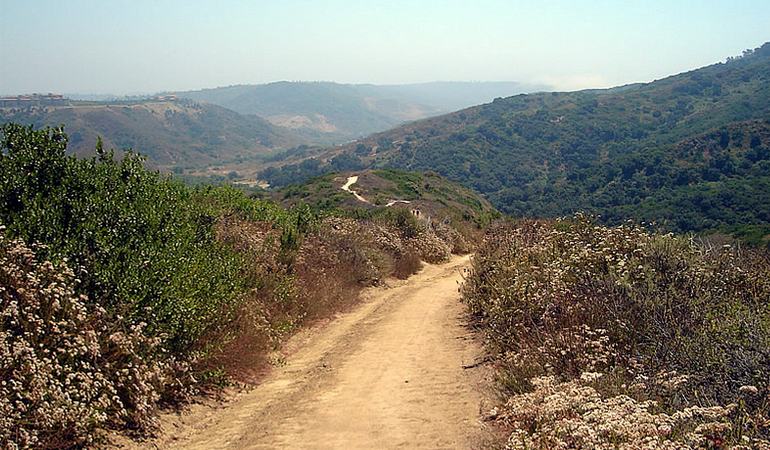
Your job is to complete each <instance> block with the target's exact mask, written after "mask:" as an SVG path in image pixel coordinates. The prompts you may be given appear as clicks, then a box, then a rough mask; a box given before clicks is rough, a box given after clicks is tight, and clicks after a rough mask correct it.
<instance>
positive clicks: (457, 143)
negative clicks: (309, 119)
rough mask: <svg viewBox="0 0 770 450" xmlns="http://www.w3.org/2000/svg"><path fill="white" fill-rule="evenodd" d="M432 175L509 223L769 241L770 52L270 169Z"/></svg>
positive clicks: (516, 100)
mask: <svg viewBox="0 0 770 450" xmlns="http://www.w3.org/2000/svg"><path fill="white" fill-rule="evenodd" d="M365 167H366V168H369V167H374V168H378V167H392V168H400V169H407V170H435V171H436V172H438V173H440V174H442V175H444V176H446V177H448V178H450V179H452V180H456V181H460V182H462V183H464V184H465V185H466V186H468V187H472V188H474V189H476V190H478V191H479V192H482V193H484V194H485V195H486V196H487V198H489V200H490V201H491V202H492V203H493V204H494V205H495V206H497V207H498V208H499V209H501V210H503V211H505V212H507V213H510V214H512V215H514V216H540V217H555V216H564V215H570V214H571V213H572V212H574V211H579V210H582V211H588V212H592V213H598V214H601V215H602V216H603V219H604V220H605V221H606V222H609V223H617V222H621V221H624V220H627V219H636V220H647V221H656V222H658V223H661V224H663V225H664V226H666V227H667V228H669V229H671V230H676V231H691V230H694V231H700V230H722V231H727V232H731V233H737V234H740V235H743V236H744V237H746V238H749V239H750V240H755V241H756V240H762V239H765V237H766V235H768V234H770V227H768V224H770V201H768V193H770V43H767V44H765V45H763V46H762V47H760V48H758V49H756V50H753V51H747V52H744V55H743V56H741V57H737V58H730V59H729V60H728V62H726V63H719V64H714V65H711V66H708V67H704V68H701V69H698V70H693V71H691V72H686V73H683V74H679V75H675V76H671V77H668V78H665V79H662V80H657V81H654V82H651V83H646V84H635V85H629V86H622V87H618V88H613V89H603V90H586V91H579V92H552V93H538V94H531V95H517V96H514V97H508V98H498V99H496V100H495V101H494V102H492V103H488V104H485V105H481V106H476V107H472V108H468V109H465V110H462V111H458V112H455V113H452V114H447V115H444V116H440V117H436V118H432V119H426V120H422V121H418V122H414V123H411V124H408V125H404V126H402V127H399V128H395V129H393V130H390V131H387V132H384V133H379V134H375V135H372V136H370V137H368V138H366V139H362V140H359V141H357V142H354V143H351V144H349V145H346V146H343V147H338V148H333V149H329V150H328V151H327V152H326V153H325V154H324V155H323V156H322V157H320V158H318V159H316V160H307V161H303V162H302V163H301V164H295V165H290V166H285V167H283V168H280V169H268V170H266V171H264V172H262V174H261V175H262V177H263V178H264V179H266V180H267V181H268V182H270V183H271V185H283V184H289V183H292V182H296V181H298V180H300V179H302V178H303V177H306V176H308V175H310V176H314V175H318V174H319V173H323V172H324V171H327V170H359V169H361V168H365Z"/></svg>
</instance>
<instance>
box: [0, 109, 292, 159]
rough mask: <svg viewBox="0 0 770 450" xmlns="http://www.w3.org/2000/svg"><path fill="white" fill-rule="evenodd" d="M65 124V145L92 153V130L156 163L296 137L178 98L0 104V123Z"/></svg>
mask: <svg viewBox="0 0 770 450" xmlns="http://www.w3.org/2000/svg"><path fill="white" fill-rule="evenodd" d="M9 122H15V123H21V124H26V125H30V124H32V125H35V126H36V127H43V126H47V125H50V126H56V125H60V124H64V125H65V130H66V131H67V133H68V134H69V136H70V138H69V139H70V141H69V151H70V152H72V153H75V154H77V155H81V156H82V155H88V154H92V153H93V149H94V144H95V143H96V139H97V136H101V137H102V139H103V140H104V143H105V146H106V147H107V148H117V149H121V150H122V149H125V148H131V149H133V150H134V151H136V152H139V153H141V154H143V155H146V156H147V157H148V159H149V162H150V163H151V164H152V165H155V166H158V167H167V168H173V167H180V168H193V167H194V168H199V167H204V166H206V165H210V164H222V163H226V162H236V163H237V162H243V161H244V160H250V159H253V158H255V157H258V156H263V155H265V154H266V153H269V152H270V150H271V149H277V148H282V147H288V146H291V145H295V144H296V143H297V140H296V138H294V137H292V136H291V135H290V133H289V132H287V131H286V130H282V129H280V128H278V127H275V126H273V125H271V124H270V123H268V122H266V121H265V120H263V119H260V118H259V117H256V116H248V115H241V114H238V113H236V112H233V111H230V110H228V109H225V108H222V107H220V106H216V105H210V104H201V103H195V102H191V101H187V100H183V101H157V100H144V101H133V102H70V103H69V104H68V105H64V106H55V107H44V108H23V109H22V108H0V123H9Z"/></svg>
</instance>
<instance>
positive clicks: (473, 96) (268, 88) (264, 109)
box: [176, 81, 543, 144]
mask: <svg viewBox="0 0 770 450" xmlns="http://www.w3.org/2000/svg"><path fill="white" fill-rule="evenodd" d="M542 88H543V87H542V86H533V85H525V84H520V83H513V82H499V83H460V82H457V83H423V84H406V85H373V84H338V83H329V82H286V81H282V82H277V83H269V84H261V85H240V86H228V87H219V88H213V89H202V90H199V91H187V92H177V93H176V94H177V95H179V96H180V97H184V98H190V99H193V100H196V101H203V102H208V103H213V104H216V105H220V106H223V107H225V108H229V109H232V110H233V111H237V112H239V113H241V114H256V115H258V116H260V117H264V118H265V119H267V120H268V121H270V122H271V123H273V124H274V125H279V126H283V127H287V128H290V129H293V130H295V131H299V132H303V133H304V134H305V135H307V136H313V140H312V143H314V144H329V143H341V142H346V141H349V140H351V139H355V138H359V137H362V136H366V135H368V134H371V133H376V132H378V131H383V130H387V129H389V128H392V127H394V126H396V125H399V124H402V123H404V122H408V121H412V120H417V119H423V118H425V117H430V116H435V115H438V114H442V113H447V112H450V111H455V110H458V109H461V108H466V107H468V106H471V105H477V104H479V103H484V102H488V101H490V100H492V99H493V98H495V97H500V96H508V95H514V94H518V93H520V92H531V91H534V90H541V89H542Z"/></svg>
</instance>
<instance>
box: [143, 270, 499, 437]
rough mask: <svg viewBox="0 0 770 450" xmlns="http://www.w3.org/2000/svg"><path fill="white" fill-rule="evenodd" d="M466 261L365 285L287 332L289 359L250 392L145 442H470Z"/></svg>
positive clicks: (476, 387)
mask: <svg viewBox="0 0 770 450" xmlns="http://www.w3.org/2000/svg"><path fill="white" fill-rule="evenodd" d="M467 264H468V257H457V258H454V259H453V260H452V261H451V262H450V263H448V264H444V265H441V266H434V265H426V266H425V268H424V269H423V270H422V272H420V273H419V274H417V275H415V276H413V277H412V278H410V279H409V280H407V281H403V282H395V283H394V284H393V286H392V287H391V288H376V289H370V290H368V291H367V293H366V295H365V298H364V300H363V302H362V304H361V305H359V306H358V307H356V308H355V309H354V310H353V311H351V312H349V313H345V314H343V315H341V316H340V317H338V318H337V319H335V320H333V321H331V322H330V323H328V324H326V325H323V326H319V327H316V328H315V329H312V330H310V331H306V332H303V333H300V334H299V335H297V336H295V337H294V338H293V339H292V340H291V342H290V343H289V345H288V348H289V356H288V357H287V358H286V363H285V364H284V365H283V366H280V367H277V368H275V369H274V370H273V371H272V373H271V374H270V375H269V376H268V377H267V378H266V379H265V380H264V382H263V383H262V384H260V385H259V386H258V387H256V388H255V389H254V390H252V391H250V392H248V393H245V394H242V395H240V396H239V397H237V398H236V399H235V400H234V401H232V402H229V403H227V404H225V405H224V406H223V407H221V408H220V409H211V408H210V407H206V408H202V407H198V408H197V409H193V411H192V412H190V413H187V414H183V415H182V417H181V418H180V419H178V420H177V421H176V422H174V423H169V422H168V421H167V420H164V422H166V424H165V425H164V428H165V429H166V430H165V433H166V434H165V435H164V436H163V437H162V438H161V439H159V440H157V441H155V442H154V443H152V446H153V447H159V448H185V449H218V448H234V449H243V448H265V449H267V448H270V449H273V448H303V449H304V448H319V449H320V448H338V449H342V448H345V449H348V448H370V449H381V448H452V449H454V448H472V447H475V446H476V445H477V444H478V443H479V442H480V441H479V438H480V437H481V435H482V425H481V424H480V423H479V421H478V417H479V410H480V406H481V402H482V394H481V392H482V386H483V385H484V383H483V378H484V376H483V371H484V370H485V369H484V368H479V367H475V368H466V369H464V368H463V366H464V365H472V364H473V363H474V362H475V361H476V360H477V358H479V357H480V353H481V349H480V346H479V343H478V342H476V340H475V339H474V337H473V335H472V334H471V333H470V332H469V331H468V330H467V329H466V328H465V327H464V326H463V311H464V309H463V306H462V305H461V304H460V302H459V293H458V286H459V285H458V282H459V281H460V280H461V279H462V277H461V270H462V269H463V268H464V267H466V266H467ZM292 349H293V350H292ZM169 428H171V429H174V431H169Z"/></svg>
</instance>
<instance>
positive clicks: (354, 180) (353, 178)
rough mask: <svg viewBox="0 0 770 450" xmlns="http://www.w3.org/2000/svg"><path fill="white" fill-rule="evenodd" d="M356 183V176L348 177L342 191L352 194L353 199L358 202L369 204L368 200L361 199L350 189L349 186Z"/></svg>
mask: <svg viewBox="0 0 770 450" xmlns="http://www.w3.org/2000/svg"><path fill="white" fill-rule="evenodd" d="M356 183H358V175H353V176H352V177H348V181H346V182H345V184H343V185H342V188H341V189H342V190H343V191H346V192H350V193H351V194H353V196H354V197H356V199H357V200H358V201H360V202H364V203H369V200H367V199H365V198H363V197H361V196H360V195H359V194H358V192H356V191H354V190H352V189H350V186H353V185H354V184H356Z"/></svg>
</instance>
